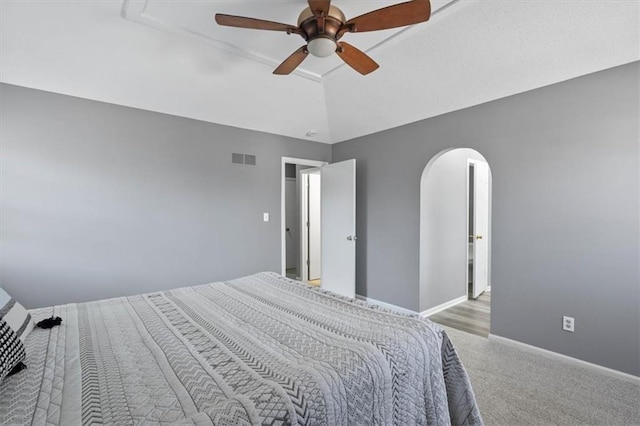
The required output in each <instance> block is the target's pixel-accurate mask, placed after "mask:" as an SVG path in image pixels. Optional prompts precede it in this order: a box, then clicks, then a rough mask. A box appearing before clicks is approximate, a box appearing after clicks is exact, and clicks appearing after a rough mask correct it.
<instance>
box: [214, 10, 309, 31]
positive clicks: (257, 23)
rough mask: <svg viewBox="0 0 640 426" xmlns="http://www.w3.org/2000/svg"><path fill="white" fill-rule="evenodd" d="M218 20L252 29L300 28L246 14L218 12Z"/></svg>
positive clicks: (229, 25) (220, 22) (222, 23)
mask: <svg viewBox="0 0 640 426" xmlns="http://www.w3.org/2000/svg"><path fill="white" fill-rule="evenodd" d="M216 22H217V23H218V24H219V25H224V26H227V27H237V28H249V29H252V30H269V31H285V32H288V33H292V32H293V33H298V32H299V31H300V30H299V28H298V27H294V26H293V25H288V24H281V23H280V22H272V21H265V20H263V19H256V18H246V17H244V16H233V15H225V14H222V13H216Z"/></svg>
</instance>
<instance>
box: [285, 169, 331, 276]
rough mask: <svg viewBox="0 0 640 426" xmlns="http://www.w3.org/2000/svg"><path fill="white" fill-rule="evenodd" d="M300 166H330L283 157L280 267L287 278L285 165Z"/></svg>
mask: <svg viewBox="0 0 640 426" xmlns="http://www.w3.org/2000/svg"><path fill="white" fill-rule="evenodd" d="M287 163H289V164H299V165H301V166H312V167H322V166H324V165H325V164H328V163H327V162H326V161H319V160H307V159H305V158H294V157H282V165H281V174H280V263H281V265H280V267H281V272H280V273H281V274H282V276H284V277H286V276H287V246H286V240H285V234H286V229H287V223H286V220H285V219H286V205H285V202H284V199H285V191H286V189H285V182H286V171H285V169H286V166H285V164H287Z"/></svg>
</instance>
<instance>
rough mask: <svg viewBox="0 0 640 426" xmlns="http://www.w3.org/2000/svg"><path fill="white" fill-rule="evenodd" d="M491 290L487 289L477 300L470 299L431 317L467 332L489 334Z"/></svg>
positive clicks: (440, 322) (439, 322)
mask: <svg viewBox="0 0 640 426" xmlns="http://www.w3.org/2000/svg"><path fill="white" fill-rule="evenodd" d="M490 314H491V292H490V291H485V292H484V293H482V294H481V295H480V297H478V298H477V299H476V300H473V299H469V300H467V301H466V302H463V303H460V304H459V305H456V306H452V307H451V308H449V309H446V310H444V311H441V312H438V313H437V314H433V315H431V316H430V317H429V319H430V320H431V321H433V322H437V323H438V324H442V325H446V326H448V327H452V328H455V329H458V330H462V331H466V332H467V333H471V334H476V335H478V336H482V337H488V336H489V324H490V320H491V316H490Z"/></svg>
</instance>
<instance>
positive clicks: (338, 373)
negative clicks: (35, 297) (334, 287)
mask: <svg viewBox="0 0 640 426" xmlns="http://www.w3.org/2000/svg"><path fill="white" fill-rule="evenodd" d="M31 313H32V315H33V317H34V318H35V319H36V320H40V319H42V318H44V317H48V316H51V315H57V316H60V317H62V318H63V323H62V325H61V326H59V327H54V328H52V329H49V330H44V329H38V328H37V329H35V330H34V331H32V332H31V334H29V336H28V337H27V339H26V342H25V346H26V350H27V360H26V363H27V369H26V370H23V371H22V372H20V373H18V374H15V375H14V376H11V377H9V378H7V379H6V380H5V381H4V382H2V384H0V397H1V398H0V423H1V424H11V425H13V424H36V425H46V424H51V425H78V424H172V425H213V424H215V425H249V424H254V425H264V424H308V425H424V424H437V425H447V424H460V425H462V424H482V419H481V416H480V413H479V411H478V407H477V405H476V402H475V398H474V395H473V391H472V389H471V385H470V383H469V379H468V377H467V374H466V372H465V370H464V368H463V367H462V364H461V363H460V360H459V359H458V356H457V355H456V352H455V350H454V348H453V346H452V345H451V342H450V341H449V339H448V337H447V335H446V333H445V332H444V331H443V330H442V329H441V328H440V327H438V326H437V325H435V324H433V323H431V322H430V321H428V320H425V319H422V318H419V317H418V316H407V315H402V314H396V313H393V312H391V311H388V310H385V309H381V308H372V307H369V306H367V305H366V304H365V303H363V302H360V301H356V300H353V299H347V298H343V297H341V296H337V295H335V294H333V293H329V292H325V291H323V290H320V289H316V288H311V287H309V286H307V285H305V284H302V283H299V282H296V281H292V280H289V279H287V278H284V277H282V276H280V275H277V274H274V273H260V274H256V275H252V276H249V277H245V278H241V279H237V280H233V281H226V282H219V283H214V284H208V285H202V286H196V287H189V288H182V289H177V290H171V291H164V292H157V293H150V294H145V295H138V296H131V297H126V298H116V299H109V300H101V301H97V302H90V303H81V304H68V305H61V306H54V307H51V308H43V309H37V310H33V311H31Z"/></svg>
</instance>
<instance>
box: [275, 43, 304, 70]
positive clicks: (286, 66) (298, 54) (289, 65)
mask: <svg viewBox="0 0 640 426" xmlns="http://www.w3.org/2000/svg"><path fill="white" fill-rule="evenodd" d="M308 54H309V51H308V50H307V46H306V45H305V46H302V47H301V48H300V49H298V50H296V51H295V52H293V53H292V54H291V56H289V57H288V58H287V59H285V60H284V62H283V63H281V64H280V65H278V68H276V69H275V70H274V71H273V73H274V74H278V75H287V74H291V72H292V71H293V70H295V69H296V68H297V67H298V65H300V64H301V63H302V61H304V60H305V58H306V57H307V55H308Z"/></svg>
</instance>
